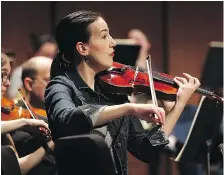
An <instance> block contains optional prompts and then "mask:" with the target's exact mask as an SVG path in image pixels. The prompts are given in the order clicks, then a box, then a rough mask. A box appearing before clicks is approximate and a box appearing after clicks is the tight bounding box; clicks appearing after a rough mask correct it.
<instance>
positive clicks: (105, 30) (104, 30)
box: [100, 29, 109, 34]
mask: <svg viewBox="0 0 224 175" xmlns="http://www.w3.org/2000/svg"><path fill="white" fill-rule="evenodd" d="M108 31H109V29H103V30H101V31H100V34H101V33H102V32H108Z"/></svg>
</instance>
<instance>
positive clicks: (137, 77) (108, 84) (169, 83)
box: [97, 62, 223, 102]
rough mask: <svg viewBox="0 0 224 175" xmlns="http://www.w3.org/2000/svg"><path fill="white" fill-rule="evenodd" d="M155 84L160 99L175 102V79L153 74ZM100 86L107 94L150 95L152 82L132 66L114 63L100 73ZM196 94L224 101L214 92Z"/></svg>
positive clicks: (161, 74) (200, 91)
mask: <svg viewBox="0 0 224 175" xmlns="http://www.w3.org/2000/svg"><path fill="white" fill-rule="evenodd" d="M152 76H153V83H154V87H155V92H156V96H157V98H158V99H162V100H169V101H175V100H176V94H177V91H178V86H177V84H176V83H175V82H174V80H173V79H174V77H173V76H171V75H168V74H164V73H158V72H152ZM97 78H98V79H99V85H100V86H102V87H104V88H105V89H107V92H109V93H114V94H125V95H131V94H132V93H135V94H136V93H144V94H149V95H151V93H150V81H149V78H148V74H147V73H146V72H144V71H142V70H137V69H136V68H133V67H131V66H127V65H123V64H120V63H117V62H114V64H113V67H112V68H110V69H108V70H106V71H103V72H100V73H99V75H98V77H97ZM196 92H198V93H201V94H203V95H206V96H208V97H210V98H214V99H217V100H218V101H222V102H223V100H222V99H221V98H220V97H219V96H217V95H215V94H214V93H213V92H210V91H207V90H205V89H202V88H198V89H197V90H196Z"/></svg>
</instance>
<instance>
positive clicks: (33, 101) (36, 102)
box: [26, 93, 45, 109]
mask: <svg viewBox="0 0 224 175" xmlns="http://www.w3.org/2000/svg"><path fill="white" fill-rule="evenodd" d="M26 102H27V103H28V104H29V105H30V106H32V107H34V108H38V109H45V108H44V103H43V102H42V101H41V100H40V99H38V98H37V97H35V96H33V95H32V94H30V93H28V94H27V95H26Z"/></svg>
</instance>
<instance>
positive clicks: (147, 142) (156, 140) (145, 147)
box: [128, 117, 169, 163]
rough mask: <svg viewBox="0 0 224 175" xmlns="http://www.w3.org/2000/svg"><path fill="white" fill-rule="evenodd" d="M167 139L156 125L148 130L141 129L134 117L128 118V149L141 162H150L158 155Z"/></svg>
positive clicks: (138, 121) (167, 141) (139, 123)
mask: <svg viewBox="0 0 224 175" xmlns="http://www.w3.org/2000/svg"><path fill="white" fill-rule="evenodd" d="M168 143H169V140H168V139H167V137H166V136H165V135H164V133H163V132H162V131H161V130H160V129H159V127H158V126H156V127H154V128H152V129H151V130H149V131H146V130H144V129H143V127H142V124H141V122H140V120H139V119H137V118H136V117H130V119H129V137H128V151H129V152H130V153H131V154H132V155H133V156H135V157H136V158H137V159H139V160H141V161H143V162H146V163H148V162H150V161H151V160H152V161H153V159H154V158H155V156H157V155H158V153H159V152H160V151H161V149H163V148H164V146H165V145H166V144H168Z"/></svg>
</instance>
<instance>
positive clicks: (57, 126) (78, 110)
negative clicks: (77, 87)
mask: <svg viewBox="0 0 224 175" xmlns="http://www.w3.org/2000/svg"><path fill="white" fill-rule="evenodd" d="M73 93H74V92H73V89H72V87H71V85H69V84H68V83H67V82H66V81H65V80H63V79H54V80H52V81H51V82H50V83H49V84H48V86H47V88H46V91H45V107H46V111H47V116H48V120H49V126H50V129H51V130H52V136H53V138H55V137H56V138H58V137H63V136H69V135H76V134H85V133H88V132H89V131H90V130H92V129H93V127H94V125H95V122H96V120H97V118H98V117H99V113H100V111H101V110H102V109H103V108H104V107H105V106H104V105H97V104H86V105H80V106H78V104H75V103H74V101H75V99H72V98H74V95H73ZM75 98H77V96H75Z"/></svg>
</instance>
